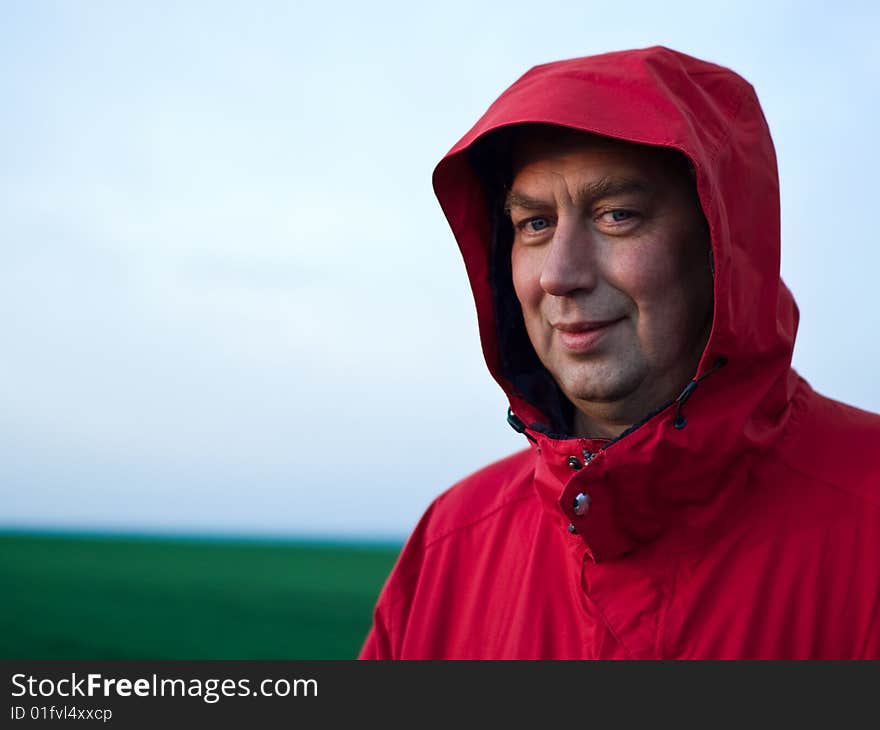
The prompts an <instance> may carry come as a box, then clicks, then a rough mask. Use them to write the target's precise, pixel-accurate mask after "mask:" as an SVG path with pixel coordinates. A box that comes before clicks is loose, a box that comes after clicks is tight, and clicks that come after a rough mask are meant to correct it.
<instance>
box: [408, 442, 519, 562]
mask: <svg viewBox="0 0 880 730" xmlns="http://www.w3.org/2000/svg"><path fill="white" fill-rule="evenodd" d="M534 460H535V457H534V454H533V452H532V450H531V449H529V448H526V449H523V450H521V451H517V452H516V453H513V454H511V455H509V456H506V457H504V458H503V459H499V460H498V461H495V462H493V463H491V464H489V465H488V466H485V467H483V468H482V469H479V470H478V471H475V472H474V473H473V474H470V475H469V476H467V477H465V478H464V479H462V480H461V481H459V482H456V483H455V484H454V485H452V486H451V487H450V488H449V489H447V490H446V491H445V492H443V493H442V494H440V495H439V496H438V497H437V498H436V499H435V500H434V502H433V503H432V505H431V507H430V508H429V510H428V512H427V513H426V515H425V518H429V519H427V520H425V524H424V528H425V530H424V540H425V545H426V546H427V545H428V544H430V543H432V542H435V541H437V540H442V539H443V538H445V537H446V536H448V535H450V534H452V533H454V532H457V531H458V530H460V529H462V528H465V527H468V526H470V525H473V524H475V523H477V522H481V521H482V520H484V519H486V518H488V517H490V516H491V515H492V514H494V513H495V512H497V511H498V510H500V509H503V508H504V507H506V506H508V505H510V503H511V502H514V501H517V500H518V499H522V498H527V497H533V496H535V493H534V491H533V490H532V489H531V483H532V482H531V479H530V477H531V475H532V474H533V472H534V468H535V461H534Z"/></svg>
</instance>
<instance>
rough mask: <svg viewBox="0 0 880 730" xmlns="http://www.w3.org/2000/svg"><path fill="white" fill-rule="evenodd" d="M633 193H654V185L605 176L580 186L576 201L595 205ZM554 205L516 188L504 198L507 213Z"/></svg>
mask: <svg viewBox="0 0 880 730" xmlns="http://www.w3.org/2000/svg"><path fill="white" fill-rule="evenodd" d="M632 193H639V194H641V195H652V194H653V193H654V187H653V186H652V185H651V184H650V183H648V181H647V180H643V179H640V178H628V177H603V178H600V179H599V180H594V181H592V182H589V183H586V184H585V185H582V186H581V187H579V188H578V189H577V192H576V193H575V203H577V204H578V205H593V204H594V203H596V202H597V201H599V200H601V199H602V198H609V197H612V196H615V195H626V194H632ZM553 205H555V203H554V202H553V201H552V200H542V199H541V198H533V197H531V196H530V195H525V194H523V193H519V192H517V191H516V190H508V191H507V195H506V196H505V198H504V211H505V212H506V213H509V212H510V210H511V208H525V209H526V210H541V209H543V208H548V207H552V206H553Z"/></svg>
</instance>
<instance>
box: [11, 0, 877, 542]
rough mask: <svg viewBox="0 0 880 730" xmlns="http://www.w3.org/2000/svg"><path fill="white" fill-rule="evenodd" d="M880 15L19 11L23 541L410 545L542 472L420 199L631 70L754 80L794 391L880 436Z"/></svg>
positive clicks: (440, 221)
mask: <svg viewBox="0 0 880 730" xmlns="http://www.w3.org/2000/svg"><path fill="white" fill-rule="evenodd" d="M823 7H833V14H831V13H828V12H827V11H823V9H822V8H823ZM875 7H877V6H876V4H875V3H871V2H864V3H858V2H846V1H844V2H837V3H834V4H833V5H832V6H829V5H828V4H827V3H819V2H816V3H804V2H767V1H766V0H763V1H761V2H753V1H751V0H748V1H743V0H737V1H736V2H693V3H684V2H679V3H675V2H672V3H668V2H667V3H657V2H653V1H651V2H647V1H636V2H629V3H624V4H621V3H608V2H601V3H600V2H576V3H575V2H570V3H567V2H556V1H554V0H544V1H543V2H540V3H535V2H534V0H529V1H528V2H520V1H519V0H505V1H504V2H497V3H476V4H475V3H473V2H445V3H429V4H427V5H417V4H412V3H410V2H400V3H381V2H378V3H355V2H350V3H342V4H340V3H333V2H314V3H297V2H247V3H244V2H238V3H223V2H165V3H159V2H156V3H142V2H137V3H135V2H118V1H115V2H86V1H85V0H83V1H80V2H74V1H73V0H70V1H68V2H39V1H36V0H22V1H19V2H12V1H10V0H2V1H0V94H2V99H3V111H2V113H0V246H2V253H3V257H2V261H3V265H2V267H0V337H2V342H3V352H4V356H3V357H2V359H0V526H7V527H28V526H31V527H33V526H37V527H74V528H88V529H113V530H130V529H131V530H146V531H179V532H213V533H229V534H232V533H237V534H253V535H290V536H297V535H300V536H314V537H325V538H332V539H338V538H349V537H362V536H373V537H392V538H402V537H404V536H405V535H406V534H407V533H408V532H409V530H410V529H411V527H412V526H413V525H414V523H415V521H416V520H417V519H418V517H419V515H420V514H421V512H422V511H423V510H424V508H425V507H426V506H427V505H428V503H429V501H430V499H431V498H432V497H433V496H435V495H436V494H437V493H439V492H440V491H442V490H443V489H445V488H447V487H448V486H450V485H451V484H452V483H453V482H455V481H456V480H458V479H459V478H461V477H463V476H465V475H466V474H468V473H470V472H471V471H473V470H474V469H476V468H478V467H480V466H482V465H483V464H485V463H487V462H488V461H490V460H494V459H496V458H499V457H501V456H503V455H506V454H507V453H510V452H512V451H514V450H516V449H519V448H521V447H522V446H524V445H525V441H524V440H523V437H521V436H517V435H516V434H514V433H513V432H512V431H511V430H510V429H509V427H508V426H507V424H506V423H505V409H506V401H505V399H504V397H503V394H502V393H501V390H500V389H499V388H498V386H497V385H496V384H495V383H494V381H493V380H491V379H490V377H489V375H488V373H487V371H486V369H485V365H484V363H483V360H482V355H481V352H480V347H479V342H478V337H477V327H476V318H475V315H474V310H473V301H472V299H471V295H470V290H469V288H468V286H467V282H466V277H465V274H464V267H463V264H462V263H461V260H460V257H459V254H458V250H457V248H456V245H455V242H454V239H453V237H452V235H451V233H450V232H449V229H448V227H447V226H446V223H445V220H444V218H443V216H442V214H441V212H440V209H439V206H438V205H437V203H436V201H435V199H434V197H433V193H432V191H431V185H430V175H431V171H432V169H433V167H434V165H435V164H436V162H437V161H438V160H439V159H440V157H441V156H442V155H443V154H444V153H445V152H446V151H447V149H448V148H449V147H451V146H452V144H453V143H454V142H455V141H456V140H457V139H458V138H459V137H460V136H461V135H462V134H463V133H464V132H465V131H466V130H467V129H468V128H469V127H470V126H471V125H472V124H473V122H474V121H476V119H477V117H478V116H479V115H480V114H481V113H482V112H483V111H484V110H485V108H486V107H487V106H488V105H489V104H490V103H491V101H492V100H493V99H494V98H495V97H496V96H497V95H498V94H499V93H500V92H501V91H502V90H503V89H504V88H506V87H507V86H508V85H509V84H510V83H511V82H512V81H514V80H515V79H516V78H517V77H519V76H520V75H521V74H522V73H523V72H524V71H526V70H527V69H528V68H529V67H531V66H533V65H535V64H537V63H543V62H547V61H552V60H557V59H561V58H567V57H572V56H581V55H587V54H593V53H600V52H604V51H610V50H618V49H623V48H634V47H642V46H648V45H655V44H662V45H667V46H670V47H673V48H677V49H679V50H682V51H685V52H687V53H690V54H693V55H697V56H700V57H703V58H706V59H708V60H711V61H715V62H718V63H721V64H723V65H726V66H729V67H731V68H733V69H735V70H737V71H739V72H740V73H741V74H743V75H744V76H745V77H746V78H748V79H749V80H750V81H751V82H752V84H753V85H754V86H755V88H756V90H757V92H758V95H759V97H760V99H761V101H762V103H763V106H764V109H765V113H766V116H767V118H768V121H769V123H770V127H771V130H772V132H773V135H774V139H775V141H776V145H777V152H778V156H779V163H780V173H781V186H782V220H783V257H782V262H783V263H782V267H783V276H784V278H785V280H786V282H787V283H788V285H789V286H790V288H791V289H792V291H793V292H794V295H795V297H796V299H797V301H798V304H799V306H800V309H801V326H800V332H799V335H798V343H797V347H796V350H795V357H794V361H795V366H796V367H797V368H798V369H799V370H800V372H801V373H802V374H803V375H804V376H805V377H806V378H807V379H808V380H809V381H810V382H811V383H812V385H813V386H814V387H815V388H816V389H817V390H819V391H820V392H823V393H825V394H827V395H829V396H832V397H834V398H838V399H840V400H844V401H846V402H848V403H852V404H854V405H857V406H860V407H862V408H866V409H868V410H874V411H880V386H878V376H877V367H878V365H877V363H878V362H880V345H878V332H880V327H878V319H880V318H878V315H877V313H876V309H877V308H876V306H875V303H874V294H875V292H876V290H877V283H876V282H877V278H878V271H880V238H878V224H877V219H876V218H874V215H875V214H876V213H877V211H878V204H877V199H876V188H877V183H876V171H877V170H878V169H880V155H878V150H877V142H876V139H877V119H878V118H880V98H878V97H880V92H878V89H880V51H878V48H880V46H878V45H877V43H876V35H877V32H878V30H880V22H878V21H880V14H878V11H877V10H876V9H874V8H875Z"/></svg>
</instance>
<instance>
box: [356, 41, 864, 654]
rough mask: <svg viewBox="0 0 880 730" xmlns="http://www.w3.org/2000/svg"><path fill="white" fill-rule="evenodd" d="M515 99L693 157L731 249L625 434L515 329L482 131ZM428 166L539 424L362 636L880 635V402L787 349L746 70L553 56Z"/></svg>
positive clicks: (385, 647) (745, 648)
mask: <svg viewBox="0 0 880 730" xmlns="http://www.w3.org/2000/svg"><path fill="white" fill-rule="evenodd" d="M520 122H545V123H552V124H557V125H565V126H569V127H574V128H577V129H581V130H584V131H588V132H593V133H596V134H601V135H607V136H610V137H617V138H621V139H625V140H630V141H633V142H639V143H643V144H650V145H660V146H667V147H672V148H675V149H678V150H680V151H681V152H683V153H684V154H685V155H686V156H687V157H688V158H689V159H690V160H691V162H692V164H693V167H694V169H695V172H696V183H697V190H698V193H699V197H700V201H701V204H702V207H703V210H704V213H705V216H706V219H707V221H708V223H709V227H710V231H711V239H712V249H713V255H714V263H715V281H714V296H715V308H714V315H713V316H714V320H713V324H712V330H711V334H710V336H709V340H708V344H707V345H706V348H705V351H704V352H703V356H702V359H701V360H700V363H699V365H698V368H697V372H696V373H695V375H694V381H699V383H698V385H697V386H692V387H691V388H689V389H688V390H687V395H686V396H685V397H684V398H683V399H681V401H680V402H675V401H673V402H671V403H669V404H668V405H666V406H665V407H664V408H662V409H661V410H660V411H659V412H656V413H654V414H653V415H651V414H646V420H645V421H643V422H642V423H641V424H639V425H637V426H636V427H635V428H633V429H631V430H630V431H629V432H628V433H625V434H624V435H623V436H622V437H621V438H619V439H617V440H615V441H613V442H608V441H601V440H590V439H580V438H568V437H565V436H561V437H560V435H558V434H552V433H550V429H548V427H547V426H546V424H547V423H548V416H547V413H548V410H549V408H550V407H551V406H550V405H549V404H548V403H546V402H542V400H541V395H540V391H539V390H538V389H536V388H533V389H532V390H531V391H530V390H529V389H528V387H527V383H528V377H526V378H525V379H523V376H524V375H526V376H528V375H529V374H528V373H525V374H523V373H521V372H513V371H511V369H510V367H511V366H510V365H509V362H510V360H511V358H510V357H509V354H510V353H507V352H505V351H503V347H502V345H501V344H499V343H500V337H499V334H498V333H499V332H503V330H504V328H503V327H499V324H500V322H499V317H500V315H499V311H498V310H499V307H498V306H496V303H495V300H496V299H495V296H494V295H493V291H494V290H497V286H495V285H494V284H493V267H492V262H491V260H490V248H491V247H490V241H491V239H492V236H493V228H492V221H491V215H490V214H489V211H488V204H487V203H486V202H485V200H486V199H485V195H484V193H483V187H482V185H481V182H480V178H479V176H478V174H477V173H476V172H475V168H476V167H478V166H477V165H476V164H475V163H474V160H476V159H478V157H477V152H476V150H477V149H478V148H479V145H477V146H476V147H474V143H475V142H476V141H477V140H479V139H480V138H481V137H482V136H483V135H486V134H487V133H488V132H490V131H491V130H493V129H497V128H499V127H503V126H506V125H511V124H516V123H520ZM434 188H435V191H436V193H437V196H438V198H439V200H440V203H441V205H442V207H443V210H444V212H445V214H446V216H447V218H448V220H449V223H450V225H451V227H452V230H453V232H454V234H455V236H456V238H457V240H458V244H459V246H460V248H461V251H462V255H463V256H464V261H465V264H466V268H467V272H468V276H469V278H470V282H471V287H472V289H473V293H474V298H475V300H476V305H477V313H478V317H479V324H480V335H481V339H482V344H483V352H484V355H485V358H486V362H487V364H488V366H489V369H490V371H491V372H492V374H493V376H494V377H495V379H496V380H497V381H498V382H499V384H500V385H501V386H502V388H504V390H505V392H506V393H507V394H508V397H509V399H510V404H511V418H510V420H511V423H512V425H514V427H516V428H518V429H524V434H525V435H526V436H527V437H528V439H529V442H528V448H527V449H525V450H523V451H521V452H519V453H516V454H514V455H512V456H509V457H508V458H506V459H503V460H501V461H499V462H497V463H495V464H492V465H491V466H488V467H486V468H484V469H482V470H481V471H479V472H477V473H476V474H473V475H471V476H470V477H468V478H466V479H464V480H463V481H462V482H460V483H459V484H457V485H455V486H454V487H453V488H452V489H450V490H449V491H447V492H446V493H444V494H443V495H441V496H440V497H439V498H437V500H436V501H435V502H434V503H433V504H432V505H431V507H430V508H429V509H428V511H427V513H426V514H425V516H424V517H423V518H422V520H421V522H420V523H419V525H418V526H417V527H416V529H415V531H414V532H413V534H412V535H411V536H410V538H409V540H408V541H407V543H406V545H405V547H404V549H403V552H402V554H401V556H400V558H399V560H398V562H397V565H396V566H395V568H394V570H393V572H392V574H391V576H390V577H389V578H388V581H387V582H386V584H385V586H384V588H383V590H382V593H381V595H380V597H379V601H378V604H377V606H376V610H375V622H374V625H373V628H372V629H371V631H370V634H369V636H368V637H367V640H366V643H365V645H364V647H363V650H362V652H361V657H362V658H401V659H406V658H412V659H425V658H429V659H430V658H499V659H500V658H523V659H526V658H556V659H563V658H571V659H586V658H640V659H641V658H857V657H873V658H880V417H878V416H877V415H874V414H871V413H867V412H864V411H861V410H858V409H856V408H853V407H851V406H847V405H844V404H842V403H839V402H836V401H833V400H830V399H828V398H825V397H823V396H821V395H819V394H817V393H815V392H814V391H813V390H812V389H811V388H810V386H809V385H808V384H807V382H806V381H805V380H804V379H803V378H801V377H800V376H799V375H798V374H797V373H796V372H795V371H794V370H793V369H792V368H791V354H792V349H793V346H794V339H795V332H796V329H797V321H798V310H797V306H796V305H795V302H794V299H793V297H792V295H791V293H790V292H789V290H788V289H787V288H786V286H785V284H784V283H783V282H782V280H781V279H780V276H779V193H778V182H777V173H776V158H775V154H774V150H773V144H772V142H771V139H770V134H769V131H768V129H767V125H766V122H765V120H764V116H763V113H762V112H761V108H760V106H759V104H758V100H757V98H756V96H755V93H754V91H753V89H752V88H751V86H750V85H749V84H748V83H747V82H745V81H744V80H743V79H742V78H740V77H739V76H737V75H736V74H734V73H732V72H731V71H729V70H727V69H724V68H721V67H718V66H715V65H713V64H709V63H706V62H703V61H699V60H697V59H694V58H691V57H688V56H685V55H682V54H679V53H676V52H673V51H670V50H668V49H665V48H650V49H645V50H639V51H629V52H622V53H611V54H606V55H602V56H594V57H589V58H581V59H574V60H570V61H563V62H560V63H552V64H547V65H543V66H537V67H535V68H533V69H531V70H530V71H529V72H528V73H526V74H525V75H524V76H523V77H522V78H520V79H519V80H518V81H517V82H516V83H514V84H513V86H511V87H510V88H509V89H508V90H507V91H505V92H504V94H502V96H501V97H500V98H499V99H498V100H497V101H496V102H495V103H494V104H493V105H492V106H491V107H490V109H489V110H488V111H487V112H486V114H485V115H484V116H483V117H482V119H480V121H479V122H477V124H476V126H474V128H473V129H472V130H471V131H470V132H468V133H467V134H466V135H465V136H464V138H463V139H462V140H461V141H460V142H459V143H458V144H456V145H455V147H453V148H452V150H451V151H450V152H449V154H448V155H447V156H446V157H445V158H444V159H443V160H442V161H441V162H440V164H439V165H438V166H437V168H436V170H435V173H434ZM832 356H834V355H832ZM722 363H724V364H723V366H722ZM702 376H705V377H702ZM676 416H681V417H683V418H682V420H683V422H684V424H685V425H684V428H676V427H675V426H674V422H675V419H676ZM682 420H680V422H679V425H681V423H682ZM579 493H585V494H589V496H590V498H591V501H590V506H589V509H588V510H587V511H586V513H585V514H583V515H580V516H579V515H577V514H575V512H574V498H575V496H576V495H578V494H579Z"/></svg>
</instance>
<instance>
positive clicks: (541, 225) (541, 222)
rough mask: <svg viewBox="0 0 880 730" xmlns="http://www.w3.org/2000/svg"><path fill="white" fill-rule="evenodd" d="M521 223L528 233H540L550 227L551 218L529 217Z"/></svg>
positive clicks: (521, 226)
mask: <svg viewBox="0 0 880 730" xmlns="http://www.w3.org/2000/svg"><path fill="white" fill-rule="evenodd" d="M519 225H520V228H522V229H523V230H525V231H527V232H528V233H539V232H540V231H543V230H545V229H547V228H549V227H550V220H549V219H548V218H529V219H528V220H524V221H523V222H522V223H520V224H519Z"/></svg>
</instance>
